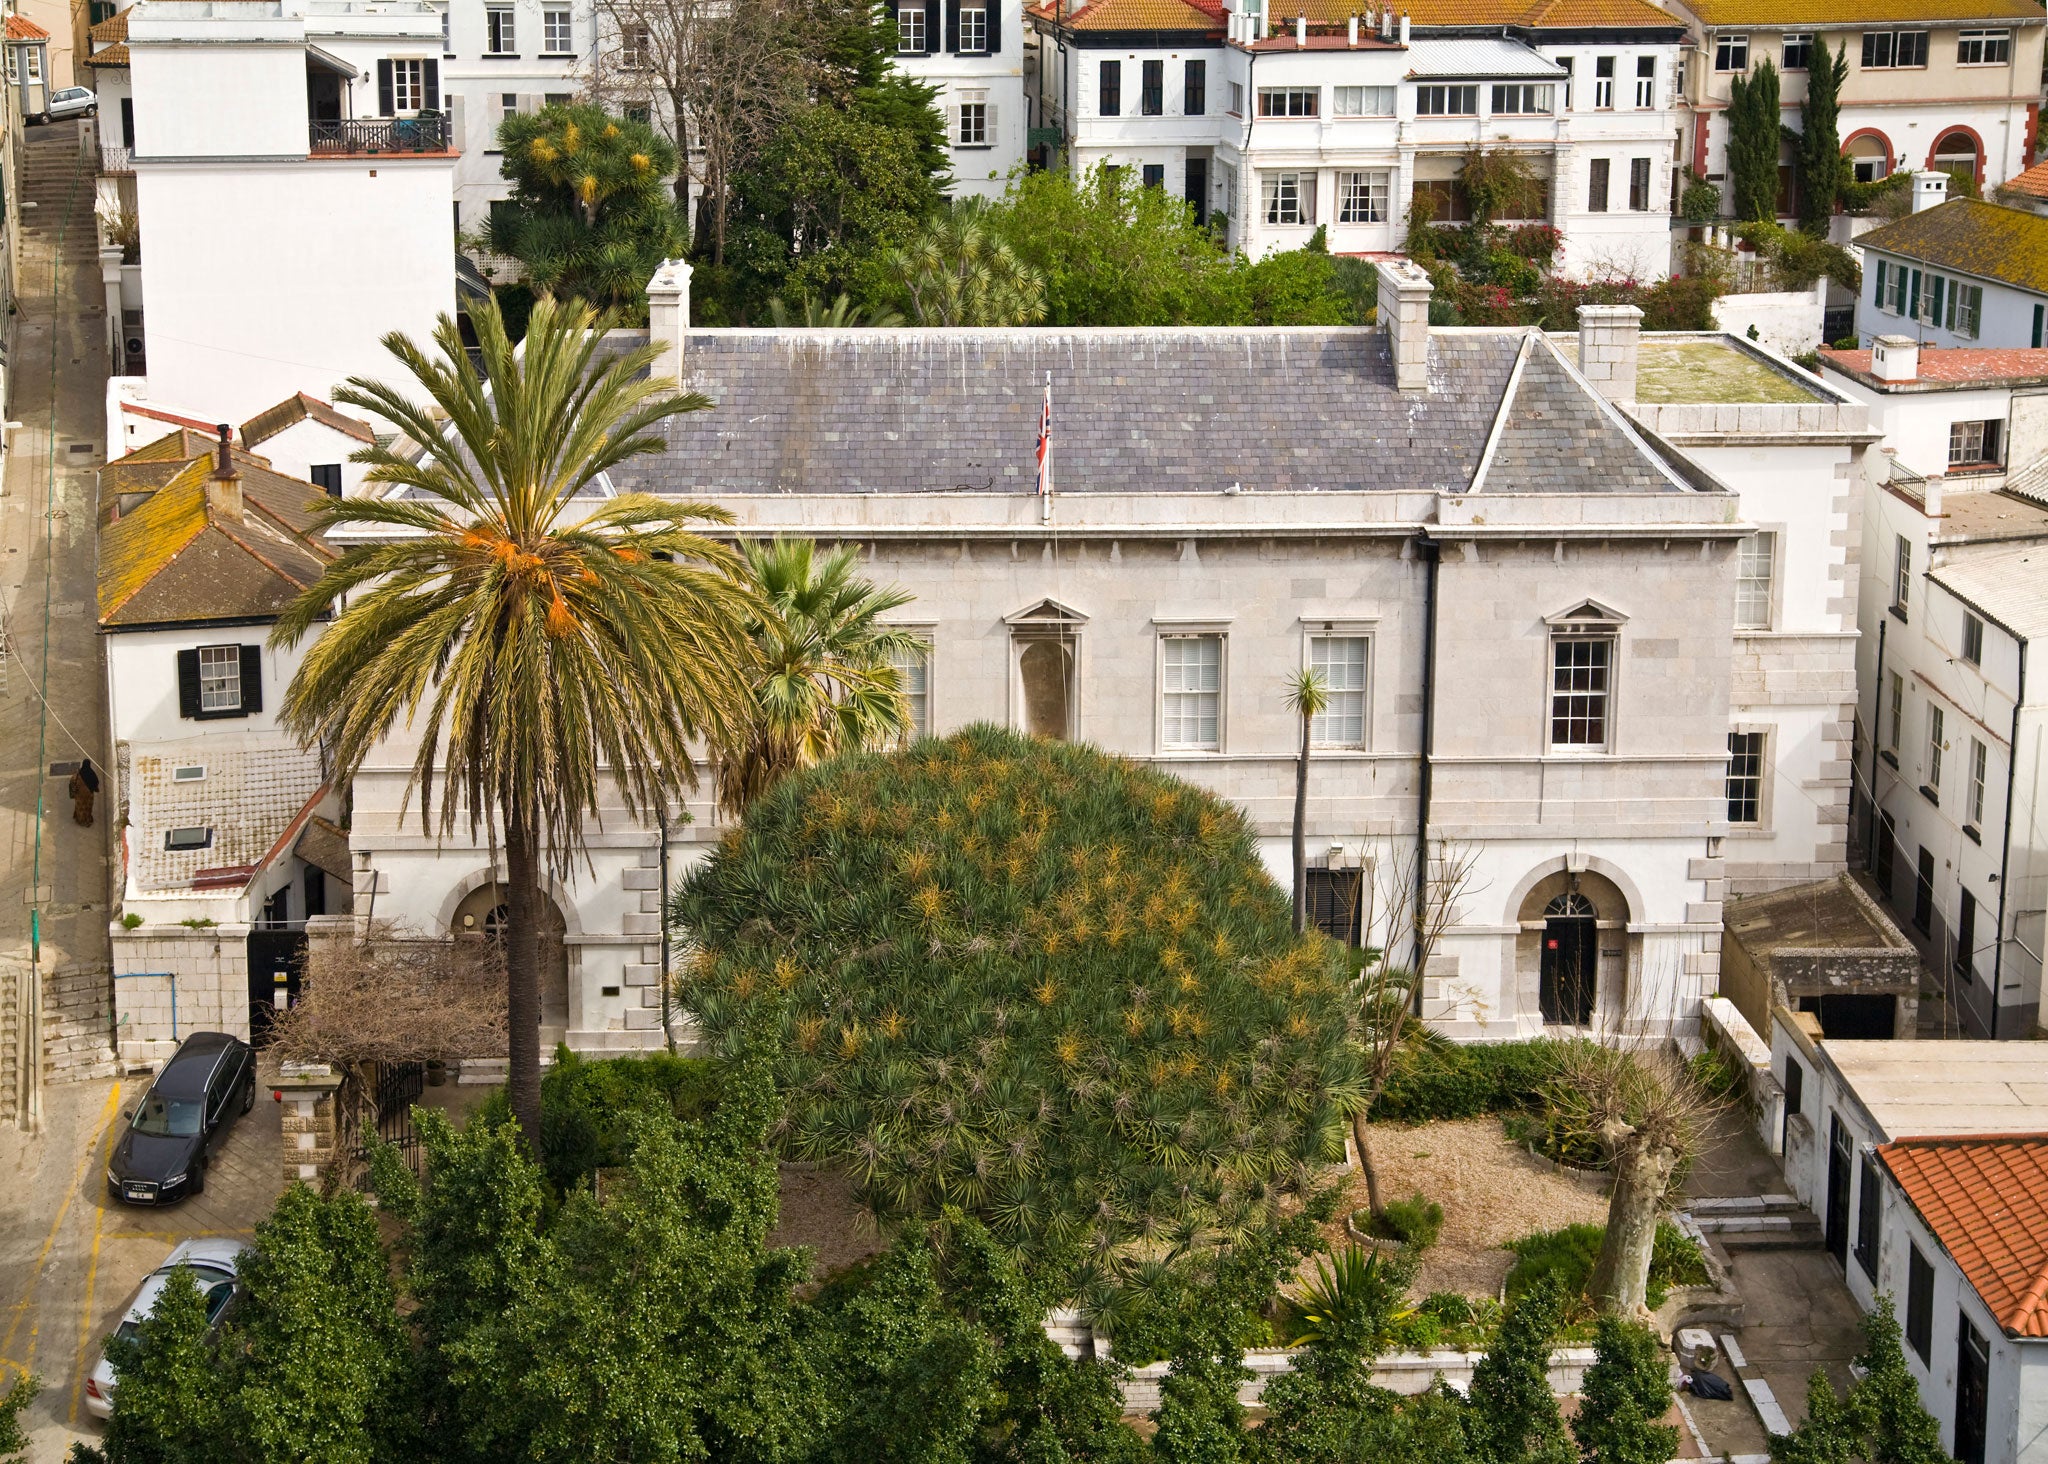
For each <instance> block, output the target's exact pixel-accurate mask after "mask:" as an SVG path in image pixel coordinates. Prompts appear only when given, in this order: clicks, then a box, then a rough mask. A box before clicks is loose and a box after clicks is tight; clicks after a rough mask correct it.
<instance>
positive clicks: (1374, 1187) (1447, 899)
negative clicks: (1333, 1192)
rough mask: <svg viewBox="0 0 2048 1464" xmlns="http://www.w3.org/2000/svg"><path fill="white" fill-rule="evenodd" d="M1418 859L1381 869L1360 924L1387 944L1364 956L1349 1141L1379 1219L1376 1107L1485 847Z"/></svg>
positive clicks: (1401, 859) (1442, 848)
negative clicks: (1361, 1081)
mask: <svg viewBox="0 0 2048 1464" xmlns="http://www.w3.org/2000/svg"><path fill="white" fill-rule="evenodd" d="M1417 858H1418V853H1417V851H1415V850H1413V849H1409V850H1407V851H1405V852H1401V853H1396V854H1393V855H1391V856H1390V857H1388V858H1385V859H1381V860H1377V861H1375V862H1374V864H1373V866H1372V872H1371V875H1370V886H1369V888H1362V889H1361V898H1364V899H1366V900H1367V905H1366V909H1365V912H1364V919H1363V920H1362V921H1361V929H1362V930H1363V932H1364V939H1366V940H1367V941H1371V940H1373V939H1374V938H1375V937H1376V936H1378V937H1380V938H1383V939H1384V940H1385V942H1386V944H1385V946H1384V947H1383V948H1381V949H1379V950H1367V951H1366V952H1365V953H1364V957H1363V964H1362V968H1361V970H1360V971H1359V974H1358V980H1357V997H1358V1006H1357V1010H1356V1014H1355V1020H1356V1022H1357V1028H1356V1032H1357V1038H1358V1042H1359V1045H1360V1046H1361V1047H1363V1048H1364V1049H1365V1093H1364V1098H1363V1100H1362V1101H1361V1103H1360V1104H1359V1107H1358V1110H1357V1111H1356V1112H1355V1113H1353V1114H1352V1116H1351V1138H1352V1141H1353V1142H1354V1143H1355V1144H1356V1145H1357V1146H1358V1167H1359V1170H1360V1172H1362V1173H1363V1174H1364V1175H1365V1197H1366V1203H1367V1205H1369V1206H1370V1207H1371V1209H1372V1213H1373V1214H1374V1215H1375V1216H1380V1215H1383V1214H1384V1213H1385V1211H1384V1209H1383V1207H1382V1201H1381V1197H1380V1180H1379V1171H1378V1170H1377V1169H1376V1168H1375V1167H1374V1165H1373V1160H1372V1137H1371V1133H1370V1128H1371V1124H1370V1119H1371V1115H1372V1110H1373V1105H1374V1104H1376V1103H1378V1102H1379V1099H1380V1094H1382V1093H1383V1092H1385V1091H1386V1087H1387V1080H1388V1079H1389V1078H1391V1077H1392V1076H1393V1072H1394V1059H1395V1058H1396V1057H1397V1056H1398V1055H1399V1053H1400V1051H1401V1047H1402V1044H1403V1043H1405V1042H1406V1041H1407V1039H1408V1037H1409V1035H1410V1032H1411V1029H1412V1026H1413V1024H1414V1023H1417V1022H1419V1021H1420V1020H1421V1012H1420V1006H1421V1002H1420V1000H1419V998H1420V995H1421V992H1422V980H1423V977H1424V975H1425V974H1426V973H1427V972H1428V970H1429V962H1430V957H1431V956H1433V955H1434V954H1435V953H1436V948H1437V943H1438V942H1439V941H1440V940H1441V939H1442V938H1443V934H1444V932H1445V931H1446V930H1448V929H1449V928H1450V927H1451V926H1452V925H1453V924H1455V923H1456V922H1457V918H1458V904H1459V901H1461V900H1462V899H1464V897H1465V896H1466V895H1467V894H1469V893H1471V892H1472V890H1473V888H1474V885H1475V881H1476V879H1477V877H1478V866H1479V847H1478V846H1477V845H1473V844H1462V843H1454V842H1452V841H1449V840H1439V841H1438V842H1437V844H1436V845H1435V847H1434V848H1433V849H1431V850H1430V852H1429V855H1428V862H1427V864H1426V865H1424V866H1422V867H1420V868H1418V866H1417ZM1363 884H1364V881H1361V885H1363ZM1375 916H1377V918H1375ZM1404 957H1405V961H1404V959H1403V958H1404Z"/></svg>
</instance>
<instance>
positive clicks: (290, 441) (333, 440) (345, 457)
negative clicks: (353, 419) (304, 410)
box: [253, 408, 369, 496]
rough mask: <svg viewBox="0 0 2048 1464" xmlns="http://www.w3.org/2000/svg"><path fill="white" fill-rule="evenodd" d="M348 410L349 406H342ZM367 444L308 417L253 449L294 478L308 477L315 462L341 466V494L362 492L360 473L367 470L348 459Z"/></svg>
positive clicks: (281, 471)
mask: <svg viewBox="0 0 2048 1464" xmlns="http://www.w3.org/2000/svg"><path fill="white" fill-rule="evenodd" d="M343 410H344V411H352V410H354V409H352V408H344V409H343ZM367 446H369V444H368V443H366V442H364V441H363V440H362V439H361V438H360V437H351V436H350V435H349V434H348V433H346V432H337V431H336V430H335V429H334V428H332V427H329V426H327V425H326V424H325V423H322V422H316V421H314V420H313V419H312V418H310V417H308V418H307V419H305V420H304V421H302V422H295V423H293V424H292V425H291V426H289V427H287V428H285V430H284V431H282V432H280V433H278V434H277V435H276V436H274V437H268V438H265V439H264V440H263V441H262V442H260V443H258V444H257V445H256V446H255V448H254V449H253V451H254V452H255V453H256V454H257V455H258V456H260V457H266V458H268V459H270V465H271V466H272V467H273V468H276V469H277V470H278V471H279V472H280V473H288V474H290V475H291V476H292V477H294V478H306V479H308V480H310V479H311V477H312V472H313V465H314V464H315V463H334V464H338V465H339V466H340V468H341V491H342V493H343V495H344V496H347V495H352V494H356V493H359V492H361V491H362V486H363V474H364V473H365V472H366V471H368V470H367V469H366V468H364V467H363V465H362V464H361V463H356V462H351V461H349V459H350V458H351V457H352V456H353V455H354V454H355V453H357V452H359V451H360V450H361V449H363V448H365V447H367Z"/></svg>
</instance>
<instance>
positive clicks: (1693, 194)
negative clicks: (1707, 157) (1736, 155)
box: [1678, 168, 1721, 224]
mask: <svg viewBox="0 0 2048 1464" xmlns="http://www.w3.org/2000/svg"><path fill="white" fill-rule="evenodd" d="M1685 177H1686V184H1685V191H1684V192H1683V193H1681V194H1679V195H1678V216H1679V217H1680V218H1682V219H1684V220H1685V221H1686V222H1687V223H1688V224H1711V223H1713V222H1714V220H1716V219H1718V218H1720V217H1721V190H1720V189H1719V188H1716V187H1715V186H1714V185H1713V184H1711V183H1709V182H1708V181H1707V180H1706V179H1704V178H1702V177H1701V176H1700V175H1699V174H1697V173H1695V172H1694V171H1693V170H1692V169H1691V168H1687V169H1686V170H1685Z"/></svg>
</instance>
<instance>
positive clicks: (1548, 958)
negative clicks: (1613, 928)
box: [1537, 890, 1600, 1027]
mask: <svg viewBox="0 0 2048 1464" xmlns="http://www.w3.org/2000/svg"><path fill="white" fill-rule="evenodd" d="M1597 919H1598V915H1597V912H1596V911H1595V910H1594V909H1593V902H1592V901H1591V900H1589V899H1587V898H1586V897H1585V896H1584V895H1582V894H1580V893H1579V892H1578V891H1577V890H1566V891H1565V892H1564V893H1563V894H1561V895H1559V896H1558V897H1557V898H1556V899H1554V900H1552V901H1550V903H1549V904H1547V905H1545V906H1544V907H1543V956H1542V969H1541V971H1540V973H1539V975H1538V978H1537V979H1538V987H1537V991H1538V996H1537V1006H1538V1009H1539V1010H1541V1011H1542V1013H1543V1020H1544V1022H1545V1023H1546V1024H1550V1025H1559V1024H1562V1025H1564V1026H1568V1027H1585V1026H1589V1025H1591V1023H1592V1021H1593V996H1594V993H1595V992H1596V991H1597V990H1598V988H1599V982H1600V932H1599V930H1598V929H1597V928H1596V921H1597Z"/></svg>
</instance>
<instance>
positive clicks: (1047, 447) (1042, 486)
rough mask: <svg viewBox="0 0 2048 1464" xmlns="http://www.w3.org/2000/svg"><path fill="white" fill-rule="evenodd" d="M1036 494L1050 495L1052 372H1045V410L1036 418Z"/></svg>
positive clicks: (1047, 496) (1041, 495) (1040, 495)
mask: <svg viewBox="0 0 2048 1464" xmlns="http://www.w3.org/2000/svg"><path fill="white" fill-rule="evenodd" d="M1038 496H1039V497H1040V498H1050V497H1052V373H1051V372H1050V371H1048V372H1046V373H1045V410H1044V411H1043V412H1041V413H1040V414H1039V418H1038Z"/></svg>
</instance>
